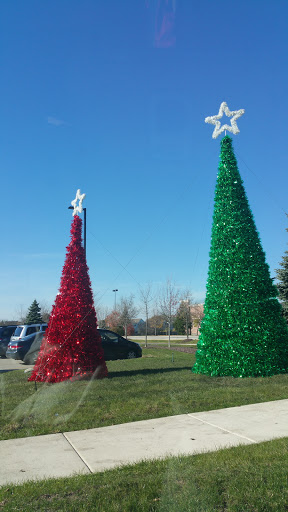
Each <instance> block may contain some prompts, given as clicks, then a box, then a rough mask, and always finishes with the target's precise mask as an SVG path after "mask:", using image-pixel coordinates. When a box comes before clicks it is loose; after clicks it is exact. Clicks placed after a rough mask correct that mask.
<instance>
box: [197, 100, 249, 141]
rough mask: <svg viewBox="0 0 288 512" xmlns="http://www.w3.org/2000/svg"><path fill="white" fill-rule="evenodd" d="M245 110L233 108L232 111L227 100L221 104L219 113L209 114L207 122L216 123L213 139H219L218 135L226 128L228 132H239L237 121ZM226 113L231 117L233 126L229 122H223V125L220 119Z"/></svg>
mask: <svg viewBox="0 0 288 512" xmlns="http://www.w3.org/2000/svg"><path fill="white" fill-rule="evenodd" d="M244 112H245V110H244V109H243V108H241V109H240V110H231V111H230V110H229V108H228V105H227V103H226V101H223V102H222V103H221V105H220V109H219V114H218V115H216V116H209V117H206V118H205V123H210V124H214V125H215V128H214V132H213V134H212V137H213V139H217V137H218V135H220V133H222V132H224V131H226V130H227V131H228V132H231V133H233V134H234V135H236V134H237V133H239V132H240V130H239V128H238V126H237V123H236V121H237V119H239V117H241V116H243V114H244ZM224 113H225V114H226V116H227V117H231V126H230V125H229V124H223V126H221V123H220V121H219V119H221V118H222V117H223V114H224Z"/></svg>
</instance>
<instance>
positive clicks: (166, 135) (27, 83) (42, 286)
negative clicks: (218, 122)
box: [0, 0, 288, 319]
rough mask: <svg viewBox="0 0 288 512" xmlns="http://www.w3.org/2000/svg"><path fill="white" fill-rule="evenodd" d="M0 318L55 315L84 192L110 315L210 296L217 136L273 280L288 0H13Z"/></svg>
mask: <svg viewBox="0 0 288 512" xmlns="http://www.w3.org/2000/svg"><path fill="white" fill-rule="evenodd" d="M0 20H1V21H0V38H1V43H0V44H1V61H2V62H1V69H2V71H1V81H0V90H1V118H0V119H1V176H2V180H1V206H2V208H1V210H2V229H1V235H2V236H1V279H0V282H1V293H0V319H5V318H6V319H12V318H15V312H16V310H17V309H18V308H19V307H20V306H21V305H22V307H24V308H27V307H28V306H29V305H30V304H31V303H32V301H33V300H34V299H35V298H36V299H37V300H38V301H42V300H46V301H47V302H48V303H50V304H52V303H53V302H54V299H55V296H56V294H57V292H58V288H59V285H60V278H61V272H62V267H63V263H64V259H65V254H66V246H67V245H68V243H69V239H70V238H69V236H70V225H71V220H72V215H71V211H69V210H68V209H67V208H68V206H69V205H70V202H71V201H72V200H73V199H74V197H75V194H76V190H77V189H78V188H80V189H81V192H84V193H86V199H85V202H84V206H86V208H87V261H88V266H89V268H90V277H91V281H92V286H93V290H94V292H96V293H98V294H100V295H101V296H102V299H101V303H102V304H103V305H107V306H109V307H110V306H111V307H112V306H113V304H114V294H113V292H112V290H113V289H114V288H118V289H119V292H118V296H117V299H118V298H119V299H120V297H121V296H126V295H128V294H130V293H134V294H135V295H137V292H138V285H139V284H140V285H144V284H145V283H147V282H153V283H155V289H157V287H158V286H160V285H161V284H163V283H165V281H166V279H167V278H168V277H169V278H171V279H172V280H173V281H174V282H175V283H176V284H177V285H178V286H180V287H182V288H190V289H191V291H192V293H193V294H194V298H195V299H196V300H199V301H203V300H204V297H205V288H206V279H207V269H208V261H209V246H210V234H211V224H212V214H213V200H214V188H215V183H216V176H217V167H218V161H219V153H220V139H221V137H219V138H218V139H216V140H213V139H212V132H213V127H212V126H211V125H207V124H205V123H204V118H205V117H206V116H209V115H214V114H217V113H218V110H219V106H220V103H221V102H222V101H226V102H227V103H228V106H229V108H230V110H237V109H240V108H244V109H245V110H246V112H245V114H244V116H242V117H241V118H240V119H239V121H238V126H239V128H240V134H239V135H237V136H233V139H234V148H235V152H236V156H237V159H238V164H239V170H240V173H241V176H242V178H243V180H244V184H245V188H246V192H247V195H248V199H249V203H250V206H251V209H252V211H253V214H254V218H255V221H256V225H257V228H258V231H259V233H260V237H261V240H262V244H263V248H264V251H265V252H266V256H267V262H268V264H269V265H270V268H271V275H272V276H274V275H275V273H274V269H275V268H277V266H278V264H279V262H280V261H281V258H282V256H283V254H284V251H285V250H287V242H288V234H287V233H286V231H285V228H286V227H287V226H288V219H287V218H286V216H285V213H284V212H285V211H288V199H287V190H288V172H287V171H288V161H287V119H286V118H287V110H288V101H287V75H288V72H287V55H288V23H287V20H288V2H287V0H269V1H265V0H262V1H260V0H242V1H241V2H239V1H238V2H237V1H236V0H234V1H231V0H218V1H217V2H216V1H215V0H210V1H208V0H202V2H194V1H191V0H175V1H172V0H167V1H166V0H126V1H125V0H42V1H39V0H25V2H23V0H10V1H8V0H7V1H3V2H1V6H0Z"/></svg>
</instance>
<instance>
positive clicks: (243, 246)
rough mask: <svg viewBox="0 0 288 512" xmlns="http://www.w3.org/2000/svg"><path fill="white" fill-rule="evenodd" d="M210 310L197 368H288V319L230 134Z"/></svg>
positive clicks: (217, 210)
mask: <svg viewBox="0 0 288 512" xmlns="http://www.w3.org/2000/svg"><path fill="white" fill-rule="evenodd" d="M204 314H205V317H204V319H203V321H202V324H201V334H200V337H199V342H198V346H197V348H198V349H197V352H196V364H195V365H194V367H193V369H192V371H193V372H194V373H202V374H208V375H213V376H214V375H215V376H216V375H219V376H225V375H231V376H234V377H252V376H258V375H262V376H266V375H274V374H278V373H281V372H287V371H288V330H287V326H286V322H285V320H284V318H283V317H282V315H281V305H280V303H279V301H278V299H277V289H276V287H275V286H274V284H273V282H272V279H271V278H270V274H269V267H268V265H267V263H266V262H265V254H264V252H263V249H262V247H261V242H260V238H259V235H258V232H257V229H256V226H255V223H254V219H253V216H252V213H251V210H250V207H249V204H248V200H247V197H246V193H245V189H244V186H243V182H242V179H241V177H240V174H239V171H238V168H237V161H236V158H235V155H234V152H233V147H232V139H231V138H230V137H229V136H225V137H224V138H223V139H222V141H221V155H220V164H219V174H218V178H217V184H216V192H215V207H214V216H213V227H212V237H211V249H210V262H209V272H208V282H207V293H206V300H205V307H204Z"/></svg>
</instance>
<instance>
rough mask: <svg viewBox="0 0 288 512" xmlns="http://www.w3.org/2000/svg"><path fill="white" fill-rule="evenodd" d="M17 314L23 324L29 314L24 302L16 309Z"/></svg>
mask: <svg viewBox="0 0 288 512" xmlns="http://www.w3.org/2000/svg"><path fill="white" fill-rule="evenodd" d="M15 314H16V316H17V318H18V322H19V323H20V324H23V323H24V322H25V318H26V316H27V309H24V306H23V304H20V305H18V306H17V308H16V310H15Z"/></svg>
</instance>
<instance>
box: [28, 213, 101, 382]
mask: <svg viewBox="0 0 288 512" xmlns="http://www.w3.org/2000/svg"><path fill="white" fill-rule="evenodd" d="M81 232H82V220H81V219H80V217H79V216H78V215H75V217H74V219H73V222H72V226H71V242H70V244H69V245H68V247H67V254H66V260H65V263H64V267H63V271H62V278H61V284H60V290H59V293H58V295H57V297H56V300H55V304H54V306H53V309H52V314H51V317H50V320H49V324H48V328H47V331H46V336H45V340H44V341H43V343H42V346H41V350H40V352H39V356H38V359H37V361H36V364H35V366H34V369H33V372H32V374H31V377H30V378H29V380H30V381H33V380H34V381H42V382H61V381H64V380H68V379H72V380H74V379H77V378H79V379H80V378H84V377H86V376H92V375H94V377H97V378H103V377H106V376H107V374H108V372H107V367H106V363H105V359H104V352H103V348H102V344H101V337H100V334H99V332H98V329H97V318H96V312H95V308H94V302H93V295H92V289H91V282H90V278H89V274H88V267H87V263H86V258H85V254H84V248H83V246H82V237H81Z"/></svg>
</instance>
